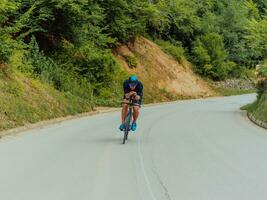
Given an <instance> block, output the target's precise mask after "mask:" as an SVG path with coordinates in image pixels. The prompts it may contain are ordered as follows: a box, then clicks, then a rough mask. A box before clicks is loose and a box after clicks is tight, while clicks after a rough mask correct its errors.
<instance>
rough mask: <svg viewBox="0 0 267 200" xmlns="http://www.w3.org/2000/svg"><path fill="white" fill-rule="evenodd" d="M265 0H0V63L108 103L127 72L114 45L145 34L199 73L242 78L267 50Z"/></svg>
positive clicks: (131, 60) (131, 59)
mask: <svg viewBox="0 0 267 200" xmlns="http://www.w3.org/2000/svg"><path fill="white" fill-rule="evenodd" d="M266 6H267V3H266V0H245V1H243V0H236V1H229V0H202V1H199V0H192V1H188V0H154V1H143V0H111V1H88V0H80V1H76V0H61V1H55V0H36V1H33V0H18V1H15V0H9V1H7V0H2V1H0V66H8V67H9V68H17V69H19V70H21V71H22V72H23V73H25V74H27V75H29V76H31V77H33V78H35V79H41V80H42V81H43V82H46V83H49V84H50V85H52V86H53V87H55V88H56V89H58V90H60V91H62V92H70V93H71V94H74V95H78V96H80V97H82V98H86V99H98V98H100V99H102V100H103V101H102V100H101V101H98V102H105V103H104V104H105V105H106V104H112V103H111V102H107V101H106V100H105V98H110V99H112V97H113V96H114V95H119V94H120V92H121V91H120V90H116V91H114V87H119V85H120V84H121V83H120V82H122V79H123V78H124V77H125V76H126V75H125V74H123V73H122V72H121V71H120V67H119V66H118V64H117V62H116V60H115V58H114V57H113V54H112V50H113V48H114V47H116V46H117V45H120V44H121V43H127V42H131V40H132V39H134V38H135V37H136V36H138V35H148V36H149V37H152V38H153V39H154V40H155V41H157V43H158V44H159V45H160V46H161V48H162V49H163V50H164V51H165V52H167V53H169V54H170V55H171V56H173V57H174V58H176V59H177V60H178V61H182V60H183V59H184V57H186V56H187V57H188V58H189V59H191V60H192V61H193V62H194V65H195V68H196V71H197V72H198V73H200V74H201V75H204V76H208V77H210V78H212V79H215V80H220V79H225V78H228V77H230V76H234V77H242V76H244V74H245V73H244V72H246V70H247V69H254V68H255V66H256V65H257V64H258V63H259V62H261V61H262V60H264V59H266V57H267V49H266V48H267V45H266V44H267V32H266V30H267V18H266V8H267V7H266ZM126 60H127V62H128V64H129V65H130V66H136V64H137V62H136V59H135V58H134V57H127V58H126ZM112 101H113V100H112ZM115 101H116V100H114V101H113V102H115Z"/></svg>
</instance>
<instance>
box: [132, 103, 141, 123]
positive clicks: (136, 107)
mask: <svg viewBox="0 0 267 200" xmlns="http://www.w3.org/2000/svg"><path fill="white" fill-rule="evenodd" d="M141 102H142V100H141V99H140V100H138V101H136V102H135V105H134V107H133V122H136V121H137V119H138V116H139V109H140V107H141Z"/></svg>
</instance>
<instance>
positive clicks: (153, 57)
mask: <svg viewBox="0 0 267 200" xmlns="http://www.w3.org/2000/svg"><path fill="white" fill-rule="evenodd" d="M114 55H115V56H116V58H117V59H118V61H119V62H120V63H121V65H122V66H123V69H124V70H126V71H127V72H128V73H134V74H137V75H138V77H139V79H140V80H141V81H142V82H143V83H144V88H145V93H146V96H145V100H146V101H148V102H150V101H166V100H174V99H177V98H197V97H207V96H212V95H214V94H215V92H214V91H212V89H211V88H209V86H208V85H207V84H206V83H205V82H204V81H203V80H202V79H201V78H199V77H198V76H197V75H195V74H194V73H193V71H192V69H191V66H190V64H189V63H185V64H180V63H179V62H178V61H176V60H175V59H173V58H172V57H171V56H169V55H167V54H166V53H164V52H163V51H162V50H161V49H160V47H159V46H157V45H156V44H154V43H153V42H151V41H149V40H147V39H145V38H143V37H138V38H136V40H135V41H134V42H132V43H128V45H124V46H120V47H118V48H117V49H116V51H114ZM129 57H132V58H136V60H137V65H136V66H135V67H129V61H127V58H129Z"/></svg>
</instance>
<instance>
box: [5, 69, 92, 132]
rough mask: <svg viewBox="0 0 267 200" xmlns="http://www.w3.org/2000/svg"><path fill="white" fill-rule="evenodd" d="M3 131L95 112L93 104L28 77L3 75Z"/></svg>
mask: <svg viewBox="0 0 267 200" xmlns="http://www.w3.org/2000/svg"><path fill="white" fill-rule="evenodd" d="M0 108H1V109H0V131H2V130H6V129H10V128H14V127H17V126H23V125H26V124H28V123H35V122H38V121H42V120H47V119H52V118H57V117H63V116H67V115H73V114H77V113H81V112H86V111H91V110H92V106H91V102H90V101H89V100H86V99H82V98H79V97H76V96H74V95H72V94H70V93H60V92H59V91H57V90H55V89H53V88H52V87H51V86H49V85H46V84H43V83H41V82H40V81H38V80H33V79H30V78H27V77H25V76H24V75H22V74H21V73H19V72H13V74H12V75H10V76H3V74H2V75H0Z"/></svg>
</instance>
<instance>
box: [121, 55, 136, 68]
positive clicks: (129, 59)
mask: <svg viewBox="0 0 267 200" xmlns="http://www.w3.org/2000/svg"><path fill="white" fill-rule="evenodd" d="M123 57H124V59H125V61H126V62H127V64H128V66H129V67H130V68H134V67H136V66H137V64H138V63H137V58H136V57H135V56H130V55H124V56H123Z"/></svg>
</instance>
